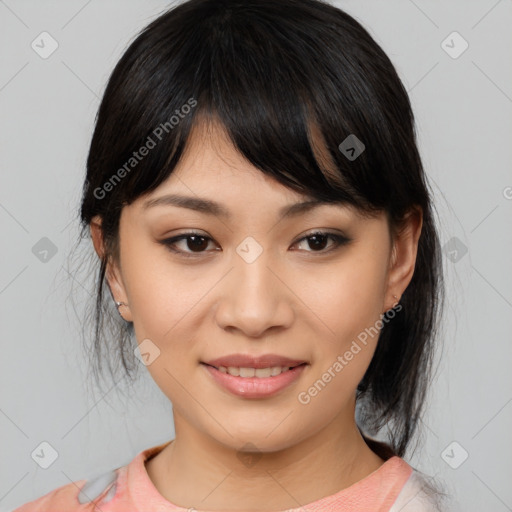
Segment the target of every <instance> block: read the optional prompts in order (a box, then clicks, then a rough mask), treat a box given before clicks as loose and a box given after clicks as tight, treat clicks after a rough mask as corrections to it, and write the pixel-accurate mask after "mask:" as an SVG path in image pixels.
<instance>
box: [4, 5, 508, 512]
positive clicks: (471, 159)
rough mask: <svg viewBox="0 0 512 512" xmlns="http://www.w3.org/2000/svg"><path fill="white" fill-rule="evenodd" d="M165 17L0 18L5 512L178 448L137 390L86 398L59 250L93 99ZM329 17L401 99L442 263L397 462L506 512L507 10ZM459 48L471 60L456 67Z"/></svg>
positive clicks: (439, 9)
mask: <svg viewBox="0 0 512 512" xmlns="http://www.w3.org/2000/svg"><path fill="white" fill-rule="evenodd" d="M168 5H169V3H168V2H165V1H156V0H152V1H145V2H143V1H142V0H138V1H135V0H130V1H126V0H125V1H112V0H109V1H102V2H100V1H99V0H91V1H88V2H87V1H84V0H72V1H69V0H68V1H66V2H64V1H59V2H57V1H45V2H41V1H28V0H27V1H22V0H18V1H15V0H5V1H3V0H2V1H0V38H1V48H2V51H1V52H2V53H1V66H0V105H1V131H0V136H1V152H0V165H1V174H0V179H1V184H0V225H1V229H2V262H3V263H2V267H1V271H0V313H1V321H0V328H1V339H2V357H1V358H0V379H1V387H0V390H1V396H0V431H1V434H2V435H1V438H0V446H1V456H0V460H1V464H2V466H1V471H0V510H1V511H6V510H10V509H11V508H13V507H15V506H18V505H20V504H21V503H25V502H26V501H29V500H32V499H35V498H36V497H38V496H40V495H42V494H44V493H46V492H48V491H50V490H52V489H54V488H56V487H57V486H61V485H65V484H67V483H69V482H72V481H76V480H80V479H84V478H90V477H93V476H95V475H97V474H99V473H101V472H102V471H107V470H109V469H113V468H115V467H118V466H121V465H123V464H126V463H128V462H129V461H130V460H132V458H133V457H134V456H135V455H136V454H137V453H138V452H139V451H141V450H143V449H145V448H148V447H150V446H154V445H156V444H160V443H162V442H164V441H167V440H169V439H171V438H172V437H173V430H172V407H171V405H170V404H169V402H168V400H167V398H166V397H165V396H163V394H162V393H161V391H160V390H159V388H157V386H156V385H155V384H154V383H153V381H152V380H151V379H150V378H149V377H148V374H147V373H146V372H143V375H144V377H143V378H142V379H141V380H140V382H138V383H137V385H136V388H135V389H136V391H137V392H136V393H135V395H133V396H131V400H126V397H125V398H117V395H116V393H115V392H114V391H115V390H113V391H112V392H109V393H107V396H103V395H100V394H98V393H92V392H91V390H90V389H89V388H90V387H91V384H90V377H89V376H88V375H87V374H86V372H85V370H86V368H85V365H84V355H83V354H82V352H81V345H80V339H79V331H80V329H81V323H82V322H83V321H80V320H78V319H77V317H76V315H75V314H74V312H73V307H72V306H70V304H71V303H70V298H69V295H70V293H73V295H74V297H75V298H76V302H77V304H76V308H77V313H78V315H80V314H81V310H80V304H81V303H82V302H83V301H84V300H85V299H87V298H88V296H89V293H91V286H92V283H91V282H90V280H89V281H88V276H87V274H85V275H81V274H80V272H79V269H77V268H76V264H75V267H73V265H72V263H73V262H72V261H71V262H70V259H71V257H70V254H71V253H70V250H71V248H72V247H73V243H74V241H75V240H76V237H77V233H78V224H77V222H76V220H75V219H76V209H77V207H78V204H79V198H80V188H81V181H82V179H83V174H84V166H85V158H86V154H87V149H88V144H89V142H90V137H91V133H92V129H93V121H94V116H95V113H96V109H97V107H98V104H99V98H100V97H101V94H102V92H103V89H104V86H105V82H106V79H107V77H108V75H109V73H110V72H111V70H112V68H113V66H114V64H115V62H116V61H117V59H118V58H119V57H120V55H121V53H122V51H123V50H124V49H125V47H126V45H127V43H128V42H129V41H131V40H132V39H133V38H134V37H135V34H136V33H137V32H138V30H140V29H141V28H142V27H143V26H145V25H146V24H147V23H148V22H149V21H150V20H152V19H153V18H154V17H155V16H156V15H158V13H160V12H161V11H162V10H163V9H165V8H166V7H167V6H168ZM337 5H338V6H340V7H342V8H344V9H345V10H347V12H349V13H350V14H352V15H354V16H355V17H356V18H357V19H359V20H360V21H361V22H362V23H363V25H364V26H365V27H367V28H368V29H369V30H370V32H371V33H372V35H373V36H374V37H375V38H376V40H377V41H378V42H379V43H380V44H381V45H382V46H383V48H384V50H385V51H386V52H387V53H388V55H389V56H390V58H391V59H392V61H393V62H394V64H395V65H396V67H397V69H398V71H399V74H400V76H401V77H402V79H403V81H404V83H405V84H406V87H407V89H408V90H409V92H410V96H411V100H412V103H413V107H414V109H415V113H416V117H417V124H418V138H419V144H420V149H421V153H422V156H423V159H424V164H425V167H426V170H427V173H428V175H429V178H430V180H431V184H432V187H433V190H434V193H435V200H436V208H437V210H438V212H439V221H440V232H441V241H442V244H443V245H444V246H445V257H444V266H445V272H446V278H447V287H448V300H447V307H446V317H445V318H446V320H445V324H444V328H443V336H442V338H443V343H444V352H443V353H442V357H440V358H439V359H440V363H439V365H438V371H437V378H436V381H435V384H434V386H433V388H432V392H431V396H430V400H429V413H428V415H427V416H426V417H425V424H424V432H425V443H424V446H423V448H422V449H421V450H419V451H418V452H417V453H416V454H414V455H413V456H412V458H408V460H409V462H410V463H411V464H413V465H415V467H417V468H419V469H422V470H423V471H425V472H426V473H428V474H430V475H435V476H437V477H438V478H439V479H441V480H442V481H444V482H445V484H446V487H447V490H448V491H449V492H453V493H454V494H455V496H456V500H457V501H458V503H459V507H460V508H459V507H457V510H459V509H460V510H461V511H462V510H464V511H465V512H472V511H475V512H476V511H481V510H493V511H496V512H501V511H506V510H512V486H511V485H510V481H511V477H512V461H511V460H512V457H511V455H512V450H511V447H512V441H511V436H510V432H512V403H511V402H512V386H511V372H510V365H511V362H512V357H511V356H512V343H510V341H511V335H510V332H511V328H512V320H511V319H512V315H511V313H512V270H511V264H510V263H511V261H512V260H511V254H512V236H511V229H510V225H511V222H510V220H511V211H512V172H511V168H510V163H511V160H512V154H511V153H512V150H511V146H512V144H511V140H512V139H511V126H512V117H511V115H510V114H511V112H512V81H511V78H512V59H511V58H510V53H511V52H510V49H511V48H512V31H511V30H510V27H511V25H512V1H510V0H500V1H496V0H481V1H467V0H466V1H463V0H457V1H450V2H440V1H437V2H427V1H424V0H414V1H413V0H394V1H389V0H388V1H386V2H379V1H376V0H375V1H366V0H364V1H355V0H352V1H343V2H337ZM43 31H47V32H48V33H49V34H51V36H52V37H53V38H54V39H55V40H56V41H57V42H58V45H59V46H58V48H57V50H56V51H55V52H54V53H53V54H52V55H50V56H49V57H48V58H46V59H43V58H41V57H40V55H39V54H38V53H36V51H34V50H33V49H32V47H31V43H32V41H34V40H35V41H36V43H38V41H39V43H38V44H39V46H43V43H41V38H40V37H39V34H41V32H43ZM454 31H457V32H458V33H459V34H460V36H461V37H462V38H463V39H464V40H465V41H467V43H468V44H469V47H468V48H467V50H466V51H464V52H463V53H462V54H460V55H459V53H460V51H461V50H462V49H463V47H464V46H463V44H464V42H463V40H462V39H460V38H459V36H457V35H455V36H453V35H452V36H450V37H448V36H449V35H450V34H451V33H452V32H454ZM447 37H448V39H447ZM445 40H446V41H445ZM443 41H445V43H443ZM44 47H45V48H46V50H48V49H49V48H50V42H49V40H46V42H45V43H44ZM40 51H42V49H41V50H40ZM450 53H451V55H450ZM455 57H456V58H455ZM44 237H46V238H48V239H49V240H50V241H51V243H52V244H53V245H54V246H55V248H56V250H57V252H56V253H55V254H52V252H51V251H50V252H48V253H44V252H43V250H44V249H45V247H46V248H48V246H49V242H48V241H46V240H44V241H42V242H41V241H40V240H41V239H42V238H44ZM37 244H39V245H37ZM446 244H447V245H446ZM34 247H35V249H34ZM466 250H467V252H465V251H466ZM70 290H72V292H70ZM122 386H123V383H120V384H119V385H118V387H122ZM109 400H110V405H109ZM42 442H47V443H49V444H50V445H51V446H52V447H53V448H54V449H55V450H56V452H57V453H58V458H57V459H56V460H55V461H54V462H53V464H52V465H50V467H48V469H43V468H41V467H40V466H39V465H38V464H36V462H35V461H34V460H33V459H32V457H31V453H33V452H34V450H35V449H36V448H38V447H39V446H40V443H42ZM454 442H455V443H456V444H452V443H454ZM39 449H40V448H39ZM466 453H467V455H468V456H467V459H466V460H464V458H465V456H466Z"/></svg>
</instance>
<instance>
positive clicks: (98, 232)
mask: <svg viewBox="0 0 512 512" xmlns="http://www.w3.org/2000/svg"><path fill="white" fill-rule="evenodd" d="M89 228H90V233H91V238H92V242H93V245H94V250H95V251H96V254H97V255H98V257H99V258H100V260H103V259H104V258H105V245H104V240H103V232H102V229H101V218H100V217H99V216H96V217H94V218H93V219H92V220H91V223H90V226H89ZM108 259H109V261H108V263H107V267H106V269H105V280H106V283H107V286H108V288H109V290H110V295H111V296H112V300H113V301H114V303H115V306H116V308H117V310H118V312H119V314H120V315H121V317H122V318H124V319H125V320H126V321H128V322H131V321H132V319H131V312H130V309H129V305H128V302H127V299H126V292H125V289H124V286H123V284H122V278H121V276H120V273H119V271H118V269H117V267H115V265H114V263H113V262H112V260H111V258H108ZM114 267H115V268H114Z"/></svg>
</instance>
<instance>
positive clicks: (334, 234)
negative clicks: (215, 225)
mask: <svg viewBox="0 0 512 512" xmlns="http://www.w3.org/2000/svg"><path fill="white" fill-rule="evenodd" d="M315 235H323V236H326V237H330V238H331V239H333V238H336V237H337V238H338V240H336V242H337V243H339V242H340V241H343V239H345V240H346V241H350V240H351V238H350V237H349V236H347V235H345V234H342V233H337V232H336V231H335V230H331V229H328V228H325V229H322V228H314V229H313V230H312V231H308V232H306V233H305V234H303V235H299V237H298V238H297V239H296V240H295V241H294V242H293V245H295V244H297V243H299V242H302V241H303V240H304V239H306V238H310V237H312V236H315ZM191 236H199V237H202V238H205V239H207V240H208V241H210V242H214V243H216V242H215V240H214V239H213V238H212V237H211V236H208V235H206V234H203V233H200V232H196V231H186V232H184V233H179V234H177V235H175V236H171V237H168V238H165V239H164V240H162V243H166V242H171V241H172V243H173V244H175V243H177V242H181V241H182V240H186V239H187V238H189V237H191ZM339 239H341V240H339ZM168 245H171V244H170V243H169V244H168ZM179 251H180V252H183V253H186V254H194V253H193V252H188V251H182V250H179ZM205 252H207V251H202V252H198V253H197V254H203V253H205ZM313 252H315V251H313ZM318 252H322V251H318Z"/></svg>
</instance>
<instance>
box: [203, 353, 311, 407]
mask: <svg viewBox="0 0 512 512" xmlns="http://www.w3.org/2000/svg"><path fill="white" fill-rule="evenodd" d="M201 366H202V367H203V368H205V370H206V372H207V374H208V376H209V377H210V378H211V379H212V381H213V383H215V384H216V385H217V386H219V387H220V388H221V389H222V390H224V391H228V392H229V393H230V394H231V395H235V396H238V397H242V398H247V399H264V398H270V397H273V396H275V395H277V394H279V393H280V392H281V391H283V390H285V389H286V388H288V387H289V386H291V385H292V384H293V383H295V382H297V380H298V379H299V378H300V376H301V375H302V373H303V372H304V371H305V370H306V367H307V366H309V364H308V363H306V362H303V363H298V364H295V365H294V366H269V367H266V368H251V367H236V366H228V367H226V366H222V365H219V366H218V367H217V366H214V365H212V364H209V363H204V362H201Z"/></svg>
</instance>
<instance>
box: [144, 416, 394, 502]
mask: <svg viewBox="0 0 512 512" xmlns="http://www.w3.org/2000/svg"><path fill="white" fill-rule="evenodd" d="M175 427H176V437H175V439H174V441H173V442H172V443H170V444H169V445H168V446H167V447H166V448H165V449H164V450H162V452H160V453H159V454H157V455H156V456H155V457H154V458H153V459H151V460H150V461H148V462H147V464H146V468H147V471H148V474H149V477H150V479H151V480H152V481H153V483H154V484H155V487H156V488H157V490H158V491H159V492H160V494H162V496H164V497H165V498H166V499H167V500H168V501H170V502H171V503H173V504H174V505H177V506H181V507H184V508H188V507H194V508H196V509H197V510H209V511H228V510H229V511H234V510H237V511H242V510H248V509H249V507H248V504H250V510H251V511H252V512H254V511H258V512H267V511H271V510H279V509H289V508H299V507H300V506H301V505H304V504H307V503H311V502H314V501H316V500H318V499H321V498H323V497H326V496H330V495H332V494H335V493H337V492H339V491H340V490H342V489H345V488H347V487H349V486H350V485H352V484H354V483H356V482H357V481H359V480H361V479H363V478H365V477H366V476H368V475H369V474H370V473H372V472H373V471H375V470H377V469H378V468H379V467H380V466H381V465H382V464H383V462H384V460H383V459H382V458H380V457H379V456H378V455H376V454H375V453H374V452H373V451H372V450H371V449H370V448H369V447H368V445H367V444H366V443H365V441H364V439H363V437H362V436H361V433H360V432H359V429H358V428H357V425H356V424H355V421H354V420H353V417H352V421H350V422H347V421H346V420H345V421H344V419H343V418H341V417H340V418H336V419H335V420H333V421H332V422H331V423H330V424H329V425H327V426H326V427H325V428H324V429H322V430H321V431H320V432H316V433H315V434H314V435H311V436H309V437H307V438H305V439H303V440H302V441H301V442H299V443H297V444H295V445H293V446H290V447H287V448H283V449H282V450H279V451H275V452H269V453H262V452H255V453H250V452H246V453H240V452H239V451H237V450H234V449H232V448H230V447H226V446H225V445H222V444H220V443H218V442H217V441H216V440H214V439H212V438H211V437H209V436H207V435H205V434H204V433H203V432H200V431H198V430H196V429H194V428H192V427H191V426H190V425H189V424H187V423H186V421H185V420H184V419H183V418H182V417H181V416H179V415H178V414H176V413H175Z"/></svg>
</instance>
